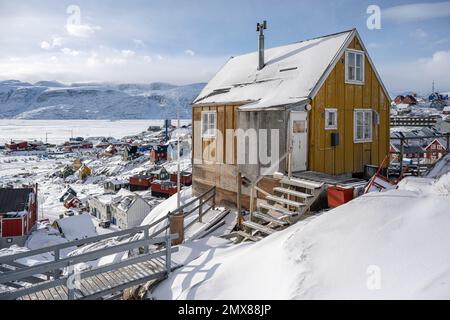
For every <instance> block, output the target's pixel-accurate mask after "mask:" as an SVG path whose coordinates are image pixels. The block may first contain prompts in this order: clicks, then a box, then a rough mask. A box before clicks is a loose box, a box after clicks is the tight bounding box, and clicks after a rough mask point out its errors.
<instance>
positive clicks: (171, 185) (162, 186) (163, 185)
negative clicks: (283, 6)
mask: <svg viewBox="0 0 450 320" xmlns="http://www.w3.org/2000/svg"><path fill="white" fill-rule="evenodd" d="M177 191H178V188H177V184H176V183H175V182H173V181H170V180H165V181H161V180H154V181H153V182H152V196H154V197H161V198H169V197H170V196H173V195H174V194H176V193H177Z"/></svg>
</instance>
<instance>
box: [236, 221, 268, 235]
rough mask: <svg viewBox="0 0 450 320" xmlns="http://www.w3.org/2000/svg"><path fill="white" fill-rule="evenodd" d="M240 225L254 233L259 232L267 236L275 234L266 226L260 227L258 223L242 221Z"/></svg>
mask: <svg viewBox="0 0 450 320" xmlns="http://www.w3.org/2000/svg"><path fill="white" fill-rule="evenodd" d="M242 225H243V226H245V227H247V228H250V229H253V230H256V231H260V232H262V233H265V234H268V235H269V234H272V233H274V232H275V230H272V229H270V228H267V227H266V226H263V225H260V224H259V223H256V222H252V221H244V222H242Z"/></svg>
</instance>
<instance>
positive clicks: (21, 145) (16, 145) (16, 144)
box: [5, 141, 29, 151]
mask: <svg viewBox="0 0 450 320" xmlns="http://www.w3.org/2000/svg"><path fill="white" fill-rule="evenodd" d="M5 148H6V150H9V151H24V150H28V148H29V145H28V142H27V141H11V142H10V143H5Z"/></svg>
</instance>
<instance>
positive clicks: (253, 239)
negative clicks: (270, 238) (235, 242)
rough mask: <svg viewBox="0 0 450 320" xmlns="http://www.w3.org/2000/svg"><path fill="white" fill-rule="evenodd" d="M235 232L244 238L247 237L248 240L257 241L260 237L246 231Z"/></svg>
mask: <svg viewBox="0 0 450 320" xmlns="http://www.w3.org/2000/svg"><path fill="white" fill-rule="evenodd" d="M236 234H237V235H239V236H241V237H242V238H244V239H249V240H251V241H254V242H257V241H259V240H261V239H262V238H261V237H257V236H253V235H251V234H248V233H247V232H245V231H242V230H239V231H237V232H236Z"/></svg>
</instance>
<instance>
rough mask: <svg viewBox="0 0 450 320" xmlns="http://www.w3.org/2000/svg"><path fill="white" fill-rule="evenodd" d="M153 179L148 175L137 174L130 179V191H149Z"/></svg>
mask: <svg viewBox="0 0 450 320" xmlns="http://www.w3.org/2000/svg"><path fill="white" fill-rule="evenodd" d="M153 179H154V178H153V177H152V176H150V175H148V174H145V173H143V174H137V175H134V176H132V177H130V180H129V181H130V182H129V184H130V191H142V190H150V187H151V185H152V181H153Z"/></svg>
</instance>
